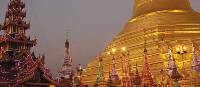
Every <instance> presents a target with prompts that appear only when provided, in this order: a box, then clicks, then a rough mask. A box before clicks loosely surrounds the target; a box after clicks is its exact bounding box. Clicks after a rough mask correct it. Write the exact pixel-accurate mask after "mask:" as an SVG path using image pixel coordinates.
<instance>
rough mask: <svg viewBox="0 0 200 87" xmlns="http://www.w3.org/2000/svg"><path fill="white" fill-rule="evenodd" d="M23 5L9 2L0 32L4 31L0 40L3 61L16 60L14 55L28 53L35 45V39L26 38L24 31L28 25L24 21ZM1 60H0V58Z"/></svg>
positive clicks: (20, 2)
mask: <svg viewBox="0 0 200 87" xmlns="http://www.w3.org/2000/svg"><path fill="white" fill-rule="evenodd" d="M24 8H25V3H24V2H22V1H21V0H10V2H9V4H8V10H7V11H6V15H5V20H4V23H3V25H2V28H1V30H3V31H4V33H3V35H2V36H1V38H0V41H1V47H2V48H3V50H0V51H1V52H0V53H1V54H0V56H2V57H3V58H4V60H10V59H16V57H18V56H17V55H15V54H23V53H26V54H27V53H30V51H31V48H32V47H33V46H35V45H36V39H34V40H31V39H30V37H29V36H26V30H27V29H29V28H30V23H27V22H26V21H25V18H26V11H25V9H24ZM1 59H2V58H1Z"/></svg>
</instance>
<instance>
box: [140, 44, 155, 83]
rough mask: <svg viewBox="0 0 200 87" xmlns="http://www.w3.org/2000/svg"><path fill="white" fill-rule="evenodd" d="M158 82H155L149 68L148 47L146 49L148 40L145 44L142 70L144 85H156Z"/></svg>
mask: <svg viewBox="0 0 200 87" xmlns="http://www.w3.org/2000/svg"><path fill="white" fill-rule="evenodd" d="M154 86H156V83H155V82H154V79H153V75H152V73H151V71H150V68H149V63H148V60H147V49H146V40H145V46H144V65H143V70H142V87H154Z"/></svg>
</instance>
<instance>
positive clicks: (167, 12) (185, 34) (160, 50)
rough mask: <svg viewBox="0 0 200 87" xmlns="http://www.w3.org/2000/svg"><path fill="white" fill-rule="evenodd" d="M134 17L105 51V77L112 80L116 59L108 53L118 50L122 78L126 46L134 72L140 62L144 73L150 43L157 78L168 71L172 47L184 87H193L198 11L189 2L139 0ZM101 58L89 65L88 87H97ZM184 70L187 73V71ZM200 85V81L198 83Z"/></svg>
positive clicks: (199, 23)
mask: <svg viewBox="0 0 200 87" xmlns="http://www.w3.org/2000/svg"><path fill="white" fill-rule="evenodd" d="M134 3H135V5H134V9H133V10H134V11H133V16H132V18H131V19H130V20H129V21H128V23H127V24H126V25H125V27H124V29H123V30H122V32H120V33H119V34H118V35H117V36H116V37H114V38H113V40H112V42H111V43H110V44H109V45H108V46H107V47H106V49H105V51H104V52H102V54H101V55H100V57H102V58H103V65H104V72H105V73H104V76H105V78H106V80H107V79H108V74H109V69H110V67H109V66H110V65H111V63H112V60H111V59H112V57H111V56H110V55H108V54H107V52H111V51H112V49H116V52H115V53H114V56H115V58H116V65H117V70H118V74H119V76H121V75H122V74H121V72H122V71H121V60H120V57H119V56H120V53H122V51H121V48H122V47H126V49H127V50H126V51H125V52H126V53H128V54H129V56H127V57H128V58H129V59H130V61H131V65H132V67H131V68H132V71H133V72H135V71H134V69H135V68H134V67H135V66H134V65H135V64H136V62H137V63H138V67H139V71H140V73H141V70H142V65H143V50H144V41H145V40H147V50H148V61H149V64H150V69H151V72H152V74H153V75H154V79H155V80H156V81H157V82H160V77H161V75H163V74H161V73H160V71H161V69H162V70H166V69H167V64H168V63H167V60H168V59H167V58H168V56H167V52H168V48H170V49H172V51H173V57H174V58H175V59H176V64H177V66H178V68H179V72H180V73H181V75H182V76H183V78H184V79H183V80H181V81H179V82H180V85H181V87H184V86H185V87H193V86H191V85H193V83H191V82H189V81H190V79H191V78H190V76H191V65H192V64H193V63H192V58H193V46H195V47H197V48H198V51H199V48H200V47H199V44H200V14H199V13H198V12H195V11H194V10H193V9H192V8H191V6H190V3H189V1H188V0H135V2H134ZM97 68H98V58H97V57H96V58H94V59H93V60H92V61H91V62H89V63H88V65H87V67H86V69H85V71H84V72H83V74H84V75H83V81H84V84H87V85H89V87H93V85H94V83H95V80H96V73H97V72H98V71H97ZM183 69H184V70H183ZM196 83H198V82H196Z"/></svg>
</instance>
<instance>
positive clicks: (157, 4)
mask: <svg viewBox="0 0 200 87" xmlns="http://www.w3.org/2000/svg"><path fill="white" fill-rule="evenodd" d="M142 1H143V2H142ZM146 2H149V3H146ZM141 3H143V5H142V6H140V5H141ZM178 3H181V4H178ZM176 24H200V14H199V13H198V12H195V11H193V10H192V8H191V7H190V4H189V2H188V0H145V1H144V0H135V7H134V13H133V18H132V19H131V20H129V22H128V23H127V24H126V25H125V27H124V29H123V30H122V32H121V33H120V35H122V34H125V33H128V32H131V31H134V30H138V29H144V28H145V29H148V28H150V27H152V26H157V25H176Z"/></svg>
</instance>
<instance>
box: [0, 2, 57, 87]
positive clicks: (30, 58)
mask: <svg viewBox="0 0 200 87" xmlns="http://www.w3.org/2000/svg"><path fill="white" fill-rule="evenodd" d="M24 8H25V3H24V2H22V1H21V0H10V3H9V4H8V10H7V12H6V16H5V21H4V24H3V25H2V30H3V31H4V33H3V35H1V36H0V86H17V87H21V86H28V87H29V86H37V87H40V86H42V87H48V86H49V85H52V84H53V85H57V81H56V80H54V79H53V78H52V76H51V74H50V70H49V69H47V68H45V67H44V58H45V56H39V57H36V56H35V54H34V52H33V53H31V48H32V47H33V46H35V45H36V44H37V42H36V39H33V40H31V38H30V36H29V37H27V36H26V30H27V29H29V28H30V23H27V22H26V21H25V17H26V12H25V10H24Z"/></svg>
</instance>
